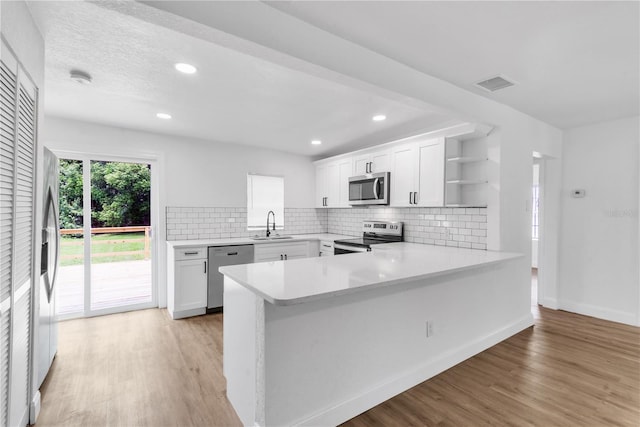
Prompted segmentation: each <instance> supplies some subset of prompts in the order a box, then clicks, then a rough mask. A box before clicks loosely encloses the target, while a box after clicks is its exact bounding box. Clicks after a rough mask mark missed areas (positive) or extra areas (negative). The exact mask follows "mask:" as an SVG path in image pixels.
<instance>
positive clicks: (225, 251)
mask: <svg viewBox="0 0 640 427" xmlns="http://www.w3.org/2000/svg"><path fill="white" fill-rule="evenodd" d="M208 260H209V272H208V274H207V312H209V311H210V310H211V311H216V310H217V309H220V308H222V295H223V293H224V276H223V275H222V273H220V272H219V271H218V267H222V266H224V265H236V264H251V263H252V262H253V245H236V246H210V247H209V253H208Z"/></svg>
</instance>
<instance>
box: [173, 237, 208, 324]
mask: <svg viewBox="0 0 640 427" xmlns="http://www.w3.org/2000/svg"><path fill="white" fill-rule="evenodd" d="M167 266H168V278H167V281H168V293H167V309H168V310H169V314H170V315H171V317H172V318H173V319H180V318H183V317H189V316H196V315H199V314H204V313H205V312H206V311H207V269H208V265H207V247H206V246H199V247H192V248H180V249H175V250H174V249H172V248H171V247H169V250H168V263H167Z"/></svg>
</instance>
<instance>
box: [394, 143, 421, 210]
mask: <svg viewBox="0 0 640 427" xmlns="http://www.w3.org/2000/svg"><path fill="white" fill-rule="evenodd" d="M417 152H418V147H417V145H416V144H404V145H400V146H397V147H394V148H392V150H391V177H390V178H389V179H390V181H391V202H390V204H391V206H413V205H414V204H415V203H414V199H415V198H416V193H417V192H418V180H417V172H418V167H419V164H418V156H417V155H416V154H417Z"/></svg>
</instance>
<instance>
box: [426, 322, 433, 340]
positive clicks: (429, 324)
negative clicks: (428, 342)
mask: <svg viewBox="0 0 640 427" xmlns="http://www.w3.org/2000/svg"><path fill="white" fill-rule="evenodd" d="M426 333H427V338H431V336H433V322H432V321H430V320H427V323H426Z"/></svg>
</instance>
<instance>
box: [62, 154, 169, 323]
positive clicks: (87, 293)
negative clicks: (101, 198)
mask: <svg viewBox="0 0 640 427" xmlns="http://www.w3.org/2000/svg"><path fill="white" fill-rule="evenodd" d="M51 151H52V152H53V153H54V154H55V155H56V156H58V158H60V159H69V160H79V161H82V162H83V163H82V171H83V173H82V192H83V205H82V211H83V221H82V228H83V239H84V238H85V236H88V235H90V234H91V220H90V219H91V205H90V204H88V205H87V203H84V200H91V161H103V162H123V163H143V164H148V165H150V166H151V194H150V199H151V200H150V215H151V236H150V240H151V302H148V303H140V304H132V305H127V306H124V307H109V308H104V309H100V310H91V283H90V282H91V262H84V264H83V265H84V304H83V306H84V310H83V311H82V313H77V314H68V315H63V316H58V317H57V319H58V320H68V319H74V318H81V317H95V316H103V315H107V314H115V313H124V312H127V311H134V310H144V309H147V308H156V307H158V306H159V304H158V301H159V297H158V277H159V275H158V266H159V262H158V256H159V250H158V243H157V242H158V239H157V235H158V232H157V231H158V230H159V227H158V225H159V220H160V215H159V214H160V197H159V196H160V192H159V178H160V174H159V163H160V162H159V161H158V157H157V156H153V155H141V156H140V155H136V156H119V155H112V154H103V153H93V152H82V153H80V152H76V151H66V150H55V149H51ZM87 218H89V221H87ZM90 256H91V245H90V244H89V245H86V244H85V245H84V260H85V261H86V260H87V259H89V260H90V259H91V258H90Z"/></svg>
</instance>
